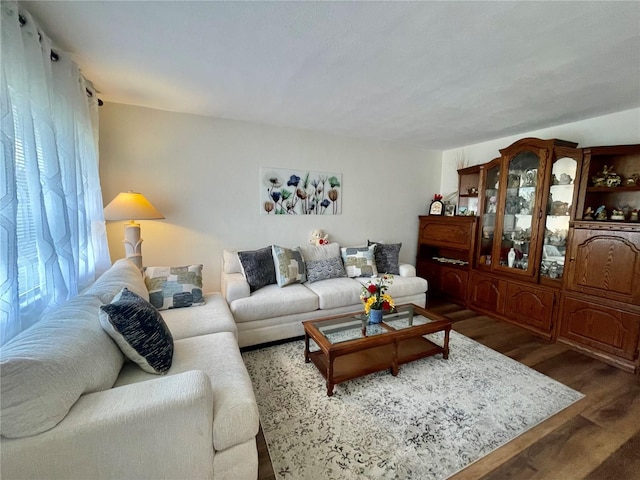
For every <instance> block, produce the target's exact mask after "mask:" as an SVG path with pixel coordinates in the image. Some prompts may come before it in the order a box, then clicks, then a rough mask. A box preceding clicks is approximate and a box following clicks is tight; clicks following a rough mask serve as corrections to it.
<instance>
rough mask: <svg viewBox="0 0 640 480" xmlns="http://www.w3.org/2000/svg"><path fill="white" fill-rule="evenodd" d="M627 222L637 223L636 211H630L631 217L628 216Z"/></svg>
mask: <svg viewBox="0 0 640 480" xmlns="http://www.w3.org/2000/svg"><path fill="white" fill-rule="evenodd" d="M629 221H631V222H637V221H638V210H635V209H634V210H631V215H630V216H629Z"/></svg>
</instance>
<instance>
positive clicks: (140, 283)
mask: <svg viewBox="0 0 640 480" xmlns="http://www.w3.org/2000/svg"><path fill="white" fill-rule="evenodd" d="M122 287H127V288H128V289H129V290H131V291H132V292H134V293H136V294H138V295H139V296H140V297H142V298H144V299H145V300H149V291H148V290H147V287H146V285H145V283H144V277H143V276H142V272H140V269H139V268H138V267H137V266H136V264H135V263H133V262H132V261H131V260H129V259H127V258H121V259H120V260H117V261H116V262H115V263H114V264H113V265H112V266H111V268H109V270H107V271H106V272H105V273H103V274H102V275H101V276H100V278H98V280H96V281H95V282H94V283H93V285H91V286H90V287H89V288H87V289H86V290H84V291H83V292H82V295H94V296H96V297H99V298H100V300H101V301H102V303H104V304H105V305H106V304H107V303H111V301H112V300H113V298H114V297H115V296H116V295H117V294H118V293H119V292H120V290H122Z"/></svg>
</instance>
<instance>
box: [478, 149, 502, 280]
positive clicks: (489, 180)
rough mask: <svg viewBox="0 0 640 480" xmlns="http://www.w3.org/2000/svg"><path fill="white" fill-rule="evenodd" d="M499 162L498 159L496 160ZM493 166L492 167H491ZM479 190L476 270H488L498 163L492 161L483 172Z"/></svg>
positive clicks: (496, 207)
mask: <svg viewBox="0 0 640 480" xmlns="http://www.w3.org/2000/svg"><path fill="white" fill-rule="evenodd" d="M498 160H499V159H498ZM492 165H493V166H492ZM483 177H484V178H483V182H482V184H481V188H483V191H482V192H481V195H482V198H481V208H482V212H479V214H480V217H481V221H480V223H481V224H480V242H479V245H478V257H477V262H476V264H477V266H478V268H490V266H491V253H492V250H493V238H494V231H495V228H496V214H497V211H498V187H499V185H498V184H499V181H500V163H499V161H496V160H494V162H492V164H489V165H488V166H487V168H486V170H485V171H484V176H483Z"/></svg>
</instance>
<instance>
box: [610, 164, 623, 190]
mask: <svg viewBox="0 0 640 480" xmlns="http://www.w3.org/2000/svg"><path fill="white" fill-rule="evenodd" d="M621 184H622V177H620V175H618V174H617V173H616V172H615V171H614V170H613V167H611V170H609V172H608V173H607V187H610V188H612V187H619V186H620V185H621Z"/></svg>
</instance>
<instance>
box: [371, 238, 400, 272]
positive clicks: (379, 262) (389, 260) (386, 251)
mask: <svg viewBox="0 0 640 480" xmlns="http://www.w3.org/2000/svg"><path fill="white" fill-rule="evenodd" d="M367 244H368V245H376V250H375V257H376V267H377V268H378V273H380V274H383V273H390V274H392V275H400V263H399V257H400V247H402V243H386V244H385V243H378V242H372V241H371V240H368V241H367Z"/></svg>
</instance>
